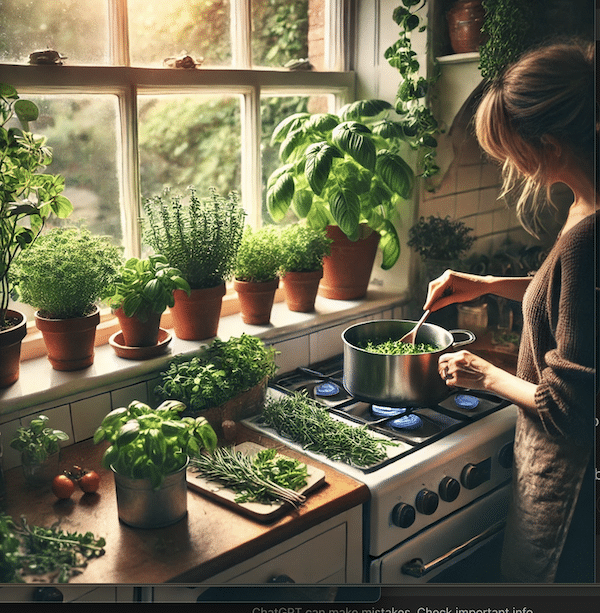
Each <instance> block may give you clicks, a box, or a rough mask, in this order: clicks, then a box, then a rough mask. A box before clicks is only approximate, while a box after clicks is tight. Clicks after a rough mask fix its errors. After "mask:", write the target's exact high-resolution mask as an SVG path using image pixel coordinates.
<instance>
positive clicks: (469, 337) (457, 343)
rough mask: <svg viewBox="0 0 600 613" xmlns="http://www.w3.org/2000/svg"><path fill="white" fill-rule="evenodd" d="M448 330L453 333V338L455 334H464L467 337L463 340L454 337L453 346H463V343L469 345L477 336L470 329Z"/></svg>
mask: <svg viewBox="0 0 600 613" xmlns="http://www.w3.org/2000/svg"><path fill="white" fill-rule="evenodd" d="M448 332H450V334H452V337H453V338H454V335H455V334H464V335H466V337H467V338H466V339H464V340H462V341H457V340H456V338H454V342H453V343H452V345H451V347H462V346H463V345H469V344H470V343H472V342H473V341H474V340H475V339H476V338H477V337H476V336H475V335H474V334H473V332H471V331H470V330H448Z"/></svg>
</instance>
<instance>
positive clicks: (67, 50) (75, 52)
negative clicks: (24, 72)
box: [0, 0, 108, 64]
mask: <svg viewBox="0 0 600 613" xmlns="http://www.w3.org/2000/svg"><path fill="white" fill-rule="evenodd" d="M90 33H93V35H90ZM43 49H54V50H55V51H58V52H59V53H60V54H61V55H63V56H66V57H67V59H66V63H68V64H107V63H108V27H107V2H106V0H102V1H100V0H53V1H52V2H48V1H46V2H41V1H40V0H2V2H0V61H2V62H12V63H28V62H29V54H30V53H32V52H33V51H40V50H43Z"/></svg>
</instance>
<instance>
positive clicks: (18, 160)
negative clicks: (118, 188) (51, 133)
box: [0, 83, 73, 388]
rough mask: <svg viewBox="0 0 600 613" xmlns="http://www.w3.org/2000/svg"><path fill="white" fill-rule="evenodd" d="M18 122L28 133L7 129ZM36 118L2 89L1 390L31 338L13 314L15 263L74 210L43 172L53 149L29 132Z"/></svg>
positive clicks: (54, 178)
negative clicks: (51, 223)
mask: <svg viewBox="0 0 600 613" xmlns="http://www.w3.org/2000/svg"><path fill="white" fill-rule="evenodd" d="M15 116H16V117H17V118H18V119H19V121H20V122H21V125H22V128H23V129H20V128H17V127H7V126H8V123H9V121H10V120H11V119H13V117H15ZM37 117H38V108H37V106H36V105H35V104H33V102H31V101H29V100H23V99H21V98H19V95H18V94H17V91H16V90H15V88H14V87H12V86H11V85H6V84H3V83H0V388H3V387H8V386H9V385H12V384H13V383H14V382H15V381H16V380H17V379H18V378H19V360H20V356H21V341H22V340H23V338H24V337H25V335H26V334H27V328H26V325H27V319H26V317H25V315H24V314H23V313H20V312H19V311H16V310H14V309H9V308H8V306H9V299H10V297H11V293H12V280H11V275H10V273H11V268H12V265H13V262H14V261H15V258H16V257H17V256H18V255H19V253H20V251H21V250H22V249H26V248H27V247H28V246H30V245H31V244H32V243H33V242H34V241H35V239H36V238H37V237H38V235H39V233H40V232H41V230H42V228H43V227H44V223H45V221H46V220H47V219H48V218H49V217H50V216H51V215H53V214H54V215H56V216H57V217H68V216H69V215H70V214H71V212H72V210H73V206H72V204H71V203H70V202H69V200H68V199H67V198H65V196H63V195H62V191H63V189H64V179H63V178H62V177H61V176H60V175H50V174H44V173H42V172H41V171H43V170H44V168H45V167H46V166H47V165H48V164H50V162H51V161H52V149H51V148H50V147H48V146H47V144H46V139H45V137H43V136H39V135H34V134H32V133H31V132H29V131H28V125H29V122H30V121H35V120H36V119H37Z"/></svg>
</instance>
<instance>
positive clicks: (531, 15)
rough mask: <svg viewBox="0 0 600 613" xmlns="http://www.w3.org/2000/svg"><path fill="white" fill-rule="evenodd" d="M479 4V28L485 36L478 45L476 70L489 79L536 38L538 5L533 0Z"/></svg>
mask: <svg viewBox="0 0 600 613" xmlns="http://www.w3.org/2000/svg"><path fill="white" fill-rule="evenodd" d="M483 8H484V9H485V11H486V18H485V21H484V23H483V26H482V28H481V31H482V32H483V33H485V34H487V37H488V38H487V40H486V42H484V43H483V44H482V45H481V47H480V48H479V58H480V59H479V71H480V72H481V76H482V77H483V78H484V79H487V80H492V79H494V78H495V77H496V76H497V75H498V74H499V73H500V72H501V71H502V70H504V68H506V66H508V65H509V64H512V63H513V62H515V61H516V60H517V59H518V57H519V56H520V55H521V54H522V53H523V52H524V51H525V50H526V49H527V48H528V47H529V46H530V45H531V44H532V43H534V42H535V40H536V39H537V32H536V28H537V25H538V22H539V18H536V16H537V15H538V14H539V10H540V9H541V6H540V4H539V3H538V2H537V0H529V1H528V2H522V0H483Z"/></svg>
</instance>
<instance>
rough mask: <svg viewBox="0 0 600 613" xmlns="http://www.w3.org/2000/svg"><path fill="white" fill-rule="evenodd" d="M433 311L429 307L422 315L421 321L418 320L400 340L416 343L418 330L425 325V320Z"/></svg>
mask: <svg viewBox="0 0 600 613" xmlns="http://www.w3.org/2000/svg"><path fill="white" fill-rule="evenodd" d="M430 312H431V311H430V310H429V309H427V310H426V311H425V312H424V313H423V315H421V319H419V321H418V322H417V324H416V325H415V327H414V328H413V329H412V330H411V331H410V332H407V333H406V334H405V335H404V336H403V337H402V338H401V339H400V341H399V342H401V343H412V344H413V345H414V344H415V339H416V338H417V332H418V331H419V328H420V327H421V326H422V325H423V322H424V321H425V320H426V319H427V318H428V317H429V313H430Z"/></svg>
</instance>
